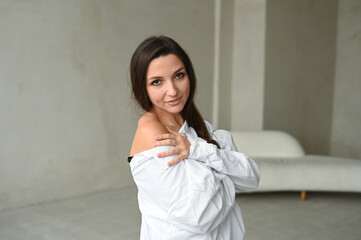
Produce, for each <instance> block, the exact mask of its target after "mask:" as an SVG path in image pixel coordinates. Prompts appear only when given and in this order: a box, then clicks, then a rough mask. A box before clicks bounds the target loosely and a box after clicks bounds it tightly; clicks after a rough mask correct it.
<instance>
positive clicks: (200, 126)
mask: <svg viewBox="0 0 361 240" xmlns="http://www.w3.org/2000/svg"><path fill="white" fill-rule="evenodd" d="M168 54H174V55H176V56H177V57H178V58H179V59H180V60H181V61H182V62H183V64H184V67H185V69H186V71H187V74H188V78H189V83H190V91H189V97H188V99H187V102H186V104H185V106H184V108H183V110H182V112H181V115H182V117H183V119H184V120H186V121H187V123H188V124H189V126H191V127H192V128H193V129H194V130H195V131H196V132H197V135H198V137H200V138H203V139H204V140H206V141H207V142H208V143H212V144H215V145H217V147H218V148H219V144H218V143H217V142H216V141H214V140H213V139H212V138H211V136H210V135H209V132H208V130H207V126H206V124H205V122H204V120H203V118H202V116H201V114H200V113H199V111H198V109H197V107H196V105H195V103H194V94H195V90H196V86H197V83H196V82H197V80H196V75H195V73H194V69H193V65H192V62H191V60H190V59H189V57H188V55H187V53H186V52H185V51H184V50H183V49H182V48H181V46H179V44H178V43H177V42H176V41H174V40H173V39H171V38H169V37H166V36H152V37H149V38H147V39H145V40H144V41H143V42H142V43H141V44H140V45H139V46H138V47H137V49H136V50H135V52H134V53H133V56H132V59H131V61H130V79H131V83H132V91H133V96H134V98H135V99H136V100H137V102H138V103H139V105H140V106H141V108H143V110H145V111H147V112H148V111H150V110H151V109H152V106H153V104H152V102H151V101H150V100H149V98H148V93H147V89H146V76H147V71H148V66H149V63H150V62H151V61H152V60H153V59H155V58H158V57H160V56H166V55H168Z"/></svg>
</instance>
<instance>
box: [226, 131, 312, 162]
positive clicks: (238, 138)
mask: <svg viewBox="0 0 361 240" xmlns="http://www.w3.org/2000/svg"><path fill="white" fill-rule="evenodd" d="M231 133H232V136H233V140H234V142H235V144H236V146H237V148H238V151H240V152H243V153H246V154H247V155H249V156H251V157H277V158H279V157H283V158H284V160H293V158H295V157H302V156H304V155H305V152H304V150H303V148H302V146H301V145H300V143H299V142H298V141H297V140H296V139H295V138H294V137H293V136H291V135H290V134H288V133H285V132H282V131H271V130H262V131H231Z"/></svg>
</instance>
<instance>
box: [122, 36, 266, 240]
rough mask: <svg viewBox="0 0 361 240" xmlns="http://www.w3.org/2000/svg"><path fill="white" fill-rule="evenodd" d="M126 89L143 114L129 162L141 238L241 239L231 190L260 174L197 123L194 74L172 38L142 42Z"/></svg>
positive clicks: (228, 140) (228, 139)
mask: <svg viewBox="0 0 361 240" xmlns="http://www.w3.org/2000/svg"><path fill="white" fill-rule="evenodd" d="M130 75H131V83H132V91H133V95H134V97H135V99H136V100H137V102H138V103H139V105H140V106H141V107H142V108H143V109H144V110H145V114H144V115H143V116H142V117H141V118H140V119H139V122H138V128H137V131H136V133H135V137H134V140H133V144H132V147H131V151H130V156H133V157H129V158H128V161H129V162H130V168H131V171H132V174H133V177H134V181H135V183H136V185H137V187H138V201H139V208H140V211H141V213H142V226H141V237H140V238H141V239H156V240H158V239H181V240H183V239H225V240H231V239H237V240H239V239H243V236H244V224H243V219H242V215H241V209H240V208H239V206H238V205H237V203H236V202H235V190H239V191H243V190H246V189H252V188H256V187H257V186H258V182H259V171H258V167H257V165H256V164H255V162H254V161H253V160H252V159H251V158H249V157H248V156H247V155H245V154H242V153H239V152H237V149H236V146H235V145H234V143H233V140H232V136H231V135H230V133H229V132H227V131H224V130H214V129H213V128H212V126H211V125H210V124H209V123H208V122H206V121H204V120H203V118H202V116H201V115H200V113H199V112H198V110H197V108H196V106H195V104H194V101H193V98H194V93H195V89H196V77H195V74H194V70H193V66H192V63H191V61H190V59H189V57H188V56H187V54H186V53H185V52H184V50H183V49H182V48H181V47H180V46H179V45H178V44H177V43H176V42H175V41H174V40H173V39H171V38H169V37H165V36H160V37H150V38H148V39H146V40H144V41H143V42H142V43H141V44H140V45H139V46H138V48H137V49H136V50H135V52H134V54H133V56H132V59H131V65H130Z"/></svg>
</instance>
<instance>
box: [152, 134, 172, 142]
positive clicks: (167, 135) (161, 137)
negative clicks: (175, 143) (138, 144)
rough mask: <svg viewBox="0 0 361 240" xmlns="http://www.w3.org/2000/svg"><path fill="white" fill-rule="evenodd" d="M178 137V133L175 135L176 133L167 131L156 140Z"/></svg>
mask: <svg viewBox="0 0 361 240" xmlns="http://www.w3.org/2000/svg"><path fill="white" fill-rule="evenodd" d="M176 138H177V135H175V134H171V133H165V134H162V135H158V136H156V137H155V140H156V141H159V140H163V139H176Z"/></svg>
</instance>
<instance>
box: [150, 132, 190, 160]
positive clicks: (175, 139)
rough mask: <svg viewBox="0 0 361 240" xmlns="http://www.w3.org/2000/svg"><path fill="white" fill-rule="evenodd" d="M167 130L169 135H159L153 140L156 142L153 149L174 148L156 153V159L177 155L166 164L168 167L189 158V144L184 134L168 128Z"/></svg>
mask: <svg viewBox="0 0 361 240" xmlns="http://www.w3.org/2000/svg"><path fill="white" fill-rule="evenodd" d="M167 129H168V131H169V133H166V134H162V135H159V136H157V137H156V138H155V140H156V142H155V143H154V147H159V146H174V148H172V149H170V150H168V151H165V152H161V153H158V155H157V156H158V157H167V156H172V155H176V154H178V156H177V157H176V158H174V159H173V160H172V161H170V162H168V166H173V165H175V164H177V163H178V162H180V161H182V160H183V159H185V158H187V157H188V156H189V149H190V146H191V143H190V142H189V141H188V138H187V136H186V135H185V134H182V133H178V132H175V131H172V130H171V129H169V128H168V127H167Z"/></svg>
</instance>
